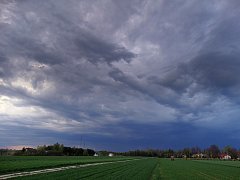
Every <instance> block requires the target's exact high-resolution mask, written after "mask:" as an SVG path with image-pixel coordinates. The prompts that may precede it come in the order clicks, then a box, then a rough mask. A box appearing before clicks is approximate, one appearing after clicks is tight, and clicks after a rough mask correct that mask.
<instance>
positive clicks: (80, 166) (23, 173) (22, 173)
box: [0, 159, 140, 180]
mask: <svg viewBox="0 0 240 180" xmlns="http://www.w3.org/2000/svg"><path fill="white" fill-rule="evenodd" d="M136 160H140V159H131V160H124V161H110V162H99V163H91V164H82V165H74V166H65V167H59V168H49V169H41V170H35V171H28V172H27V171H25V172H19V173H12V174H5V175H0V180H2V179H10V178H16V177H21V176H31V175H35V174H43V173H50V172H56V171H63V170H67V169H76V168H83V167H89V166H98V165H103V164H112V163H124V162H128V161H136Z"/></svg>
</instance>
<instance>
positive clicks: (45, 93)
mask: <svg viewBox="0 0 240 180" xmlns="http://www.w3.org/2000/svg"><path fill="white" fill-rule="evenodd" d="M238 6H239V2H238V1H234V0H230V1H224V0H222V1H215V0H211V1H182V2H180V1H178V2H177V1H144V0H136V1H130V2H129V1H121V2H117V1H77V0H70V1H67V0H59V1H52V0H50V1H47V0H46V1H45V0H43V1H37V0H24V1H15V0H11V1H1V2H0V32H1V33H0V39H1V41H0V123H1V128H0V134H1V137H0V146H10V145H23V144H28V145H37V144H36V141H35V140H37V141H38V142H40V143H54V142H56V141H59V142H63V143H65V144H69V145H78V143H79V138H80V136H84V137H85V138H86V139H88V142H89V146H92V147H93V146H94V147H96V148H104V147H103V145H102V144H105V146H106V148H109V149H115V150H117V149H118V148H119V145H117V142H124V143H123V144H124V145H123V146H124V147H121V148H122V149H128V148H138V147H140V146H141V147H143V148H144V147H149V146H153V147H157V146H158V145H159V147H169V146H171V144H174V143H176V142H178V138H176V137H177V136H178V135H179V134H181V135H180V136H181V137H183V138H187V137H189V133H190V134H192V137H191V138H189V139H187V142H188V143H189V144H191V145H195V144H194V137H198V140H199V141H201V140H203V139H205V138H206V137H205V136H201V133H204V134H208V135H209V136H212V137H211V138H209V141H208V142H205V143H204V144H202V145H207V144H208V143H209V144H211V143H214V142H212V141H213V140H214V136H217V135H219V134H218V132H222V133H224V137H225V139H224V140H223V142H222V145H224V144H227V142H228V141H229V142H232V143H233V144H234V143H235V142H237V140H239V139H237V138H236V137H237V136H235V135H234V134H236V132H237V131H238V130H239V128H238V127H239V120H238V119H239V118H240V112H239V107H240V104H239V103H240V99H239V97H240V96H239V95H240V94H239V88H240V77H239V70H240V60H239V52H240V51H239V50H240V46H239V43H240V34H239V32H240V23H239V21H238V19H239V16H240V10H239V8H237V7H238ZM146 127H147V128H146ZM26 131H28V132H29V133H28V135H25V132H26ZM193 132H197V133H196V134H194V133H193ZM31 134H32V138H29V136H30V135H31ZM164 136H168V137H169V138H170V140H169V142H167V141H166V140H164V138H163V137H164ZM15 137H18V138H15ZM221 137H222V135H221ZM201 138H202V139H201ZM113 139H115V140H116V143H114V142H113ZM126 139H128V143H126V141H125V140H126ZM129 139H130V140H129ZM149 139H151V141H149ZM21 142H22V143H21ZM131 142H134V143H133V144H134V145H133V144H132V143H131ZM156 142H157V144H156ZM170 142H171V144H170ZM149 143H150V144H149ZM151 143H152V144H151ZM184 145H186V144H184ZM196 145H198V144H196ZM182 146H183V145H182ZM182 146H181V145H180V144H178V143H176V145H174V146H173V147H176V148H178V147H182ZM200 146H201V145H200Z"/></svg>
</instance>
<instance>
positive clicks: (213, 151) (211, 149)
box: [207, 144, 220, 158]
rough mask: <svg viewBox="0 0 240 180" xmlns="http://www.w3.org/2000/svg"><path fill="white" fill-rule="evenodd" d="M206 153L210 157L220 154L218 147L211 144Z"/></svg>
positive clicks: (216, 156)
mask: <svg viewBox="0 0 240 180" xmlns="http://www.w3.org/2000/svg"><path fill="white" fill-rule="evenodd" d="M207 153H208V155H209V157H211V158H218V157H219V154H220V150H219V147H218V146H217V145H215V144H213V145H211V146H210V147H209V148H208V149H207Z"/></svg>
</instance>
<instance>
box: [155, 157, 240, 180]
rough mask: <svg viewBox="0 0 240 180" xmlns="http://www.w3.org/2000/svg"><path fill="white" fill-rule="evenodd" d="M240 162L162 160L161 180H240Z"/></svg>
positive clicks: (160, 162)
mask: <svg viewBox="0 0 240 180" xmlns="http://www.w3.org/2000/svg"><path fill="white" fill-rule="evenodd" d="M239 166H240V162H239V161H220V160H182V159H181V160H180V159H179V160H178V159H177V160H175V161H170V160H169V159H161V160H160V161H159V165H158V171H155V173H156V172H158V173H159V177H161V179H240V168H239Z"/></svg>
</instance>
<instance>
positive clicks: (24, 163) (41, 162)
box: [0, 156, 131, 174]
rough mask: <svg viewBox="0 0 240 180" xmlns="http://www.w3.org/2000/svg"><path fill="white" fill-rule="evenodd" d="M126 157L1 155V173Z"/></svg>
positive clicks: (115, 159) (123, 158)
mask: <svg viewBox="0 0 240 180" xmlns="http://www.w3.org/2000/svg"><path fill="white" fill-rule="evenodd" d="M126 159H131V158H129V157H89V156H88V157H86V156H0V174H6V173H12V172H21V171H29V170H35V169H44V168H51V167H61V166H67V165H76V164H86V163H96V162H106V161H117V160H126Z"/></svg>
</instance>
